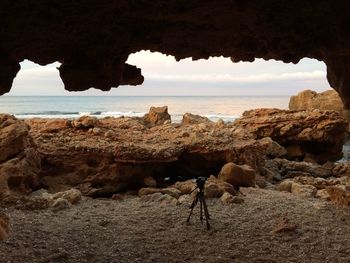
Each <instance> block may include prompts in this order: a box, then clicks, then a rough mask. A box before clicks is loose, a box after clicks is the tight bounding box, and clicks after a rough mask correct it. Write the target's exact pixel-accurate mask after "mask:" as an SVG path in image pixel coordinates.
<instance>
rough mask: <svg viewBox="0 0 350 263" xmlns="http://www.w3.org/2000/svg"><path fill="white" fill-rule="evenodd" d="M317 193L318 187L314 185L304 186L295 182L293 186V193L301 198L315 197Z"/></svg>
mask: <svg viewBox="0 0 350 263" xmlns="http://www.w3.org/2000/svg"><path fill="white" fill-rule="evenodd" d="M316 192H317V189H316V187H314V186H312V185H302V184H298V183H294V182H293V183H292V186H291V193H292V194H294V195H298V196H301V197H314V196H315V194H316Z"/></svg>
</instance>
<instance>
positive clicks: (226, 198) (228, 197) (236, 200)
mask: <svg viewBox="0 0 350 263" xmlns="http://www.w3.org/2000/svg"><path fill="white" fill-rule="evenodd" d="M220 200H221V202H222V203H223V204H225V205H227V204H241V203H243V202H244V200H243V199H242V198H240V197H239V196H233V195H232V194H230V193H228V192H225V193H224V194H223V195H222V196H221V197H220Z"/></svg>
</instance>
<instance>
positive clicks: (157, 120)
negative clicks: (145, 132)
mask: <svg viewBox="0 0 350 263" xmlns="http://www.w3.org/2000/svg"><path fill="white" fill-rule="evenodd" d="M143 120H144V122H145V124H146V125H147V126H151V127H153V126H156V125H161V124H164V123H165V122H167V121H169V120H170V121H171V117H170V115H169V113H168V106H163V107H151V108H150V110H149V112H148V113H147V114H145V116H143Z"/></svg>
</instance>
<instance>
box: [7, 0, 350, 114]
mask: <svg viewBox="0 0 350 263" xmlns="http://www.w3.org/2000/svg"><path fill="white" fill-rule="evenodd" d="M349 40H350V2H349V1H344V0H342V1H341V0H332V1H330V0H307V1H305V0H288V1H287V0H216V1H206V0H202V1H199V0H176V1H175V0H153V1H149V0H147V1H146V0H74V1H72V0H17V1H13V0H1V1H0V94H4V93H6V92H9V90H10V89H11V86H12V82H13V79H14V78H15V76H16V74H17V72H18V71H19V70H20V64H19V63H20V62H22V61H23V60H25V59H28V60H31V61H33V62H35V63H38V64H40V65H47V64H49V63H53V62H56V61H59V62H60V63H62V64H61V66H60V67H59V68H58V70H59V74H60V77H61V79H62V81H63V82H64V85H65V89H66V90H69V91H83V90H87V89H89V88H90V87H94V88H97V89H101V90H105V91H107V90H110V88H111V87H118V86H119V85H140V84H142V83H143V81H144V78H143V76H142V74H141V69H139V68H137V65H135V66H134V65H129V64H127V63H126V61H127V59H128V56H129V55H130V54H132V53H135V52H138V51H141V50H150V51H158V52H161V53H163V54H167V55H173V56H174V57H175V58H176V59H177V60H180V59H184V58H188V57H191V58H193V59H194V60H196V59H201V58H204V59H207V58H209V57H210V56H225V57H230V58H231V60H232V61H233V62H239V61H254V59H255V58H263V59H266V60H268V59H275V60H281V61H283V62H286V63H289V62H292V63H298V61H299V60H300V59H302V58H304V57H308V58H314V59H317V60H320V61H324V62H325V63H326V65H327V78H328V81H329V83H330V85H331V86H332V87H333V88H334V89H336V90H337V91H338V92H339V94H340V96H341V97H342V99H343V101H344V103H345V107H346V108H347V109H350V42H349ZM348 78H349V79H348ZM348 86H349V87H348Z"/></svg>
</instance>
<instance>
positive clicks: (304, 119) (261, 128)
mask: <svg viewBox="0 0 350 263" xmlns="http://www.w3.org/2000/svg"><path fill="white" fill-rule="evenodd" d="M234 127H235V129H237V130H245V131H246V132H247V133H249V134H250V135H251V136H252V137H253V138H255V139H261V138H265V137H270V138H271V139H272V140H274V141H276V142H278V143H279V144H280V145H282V146H289V147H291V146H292V145H296V147H299V149H300V151H301V153H303V154H304V155H305V154H306V153H310V154H312V155H314V156H315V160H317V161H318V162H320V163H324V162H326V161H329V160H333V161H335V160H338V159H340V158H341V157H342V147H343V144H344V141H345V138H346V137H347V130H348V123H347V121H346V120H345V119H344V118H342V117H341V116H340V115H339V113H337V112H334V111H319V110H309V111H287V110H278V109H256V110H249V111H246V112H244V113H243V116H242V118H240V119H237V120H236V121H235V122H234ZM299 155H300V154H298V157H299V158H300V157H302V156H299Z"/></svg>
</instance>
